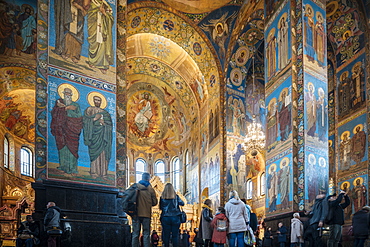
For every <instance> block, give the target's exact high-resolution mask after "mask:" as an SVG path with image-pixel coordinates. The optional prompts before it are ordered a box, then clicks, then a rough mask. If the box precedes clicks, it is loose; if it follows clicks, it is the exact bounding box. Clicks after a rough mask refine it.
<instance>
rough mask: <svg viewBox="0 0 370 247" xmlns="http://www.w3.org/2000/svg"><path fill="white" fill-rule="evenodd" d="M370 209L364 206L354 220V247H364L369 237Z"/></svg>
mask: <svg viewBox="0 0 370 247" xmlns="http://www.w3.org/2000/svg"><path fill="white" fill-rule="evenodd" d="M369 212H370V207H369V206H364V207H363V208H362V209H360V210H359V211H357V212H356V213H355V214H354V215H353V218H352V227H353V229H352V231H353V236H354V237H355V243H354V245H353V246H354V247H363V246H364V245H365V242H366V239H367V238H368V237H369V230H370V215H369Z"/></svg>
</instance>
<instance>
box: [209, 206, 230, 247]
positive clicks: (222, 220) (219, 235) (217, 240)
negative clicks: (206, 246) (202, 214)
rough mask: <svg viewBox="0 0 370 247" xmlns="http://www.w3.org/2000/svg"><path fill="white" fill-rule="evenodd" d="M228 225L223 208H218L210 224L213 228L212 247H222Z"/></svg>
mask: <svg viewBox="0 0 370 247" xmlns="http://www.w3.org/2000/svg"><path fill="white" fill-rule="evenodd" d="M228 225H229V224H228V219H227V218H226V215H225V209H224V207H218V208H217V213H216V215H215V217H214V218H213V220H212V222H211V226H212V228H213V234H212V242H213V243H214V247H223V246H224V244H225V243H226V234H227V227H228Z"/></svg>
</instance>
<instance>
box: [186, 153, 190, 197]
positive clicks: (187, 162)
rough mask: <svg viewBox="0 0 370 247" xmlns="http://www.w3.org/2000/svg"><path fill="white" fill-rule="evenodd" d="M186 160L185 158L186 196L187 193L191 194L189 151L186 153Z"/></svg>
mask: <svg viewBox="0 0 370 247" xmlns="http://www.w3.org/2000/svg"><path fill="white" fill-rule="evenodd" d="M184 158H185V161H184V165H185V169H184V181H185V186H184V192H185V194H186V193H187V192H189V190H190V188H191V184H190V173H189V171H190V154H189V150H187V149H186V151H185V155H184Z"/></svg>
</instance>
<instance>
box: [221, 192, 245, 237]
mask: <svg viewBox="0 0 370 247" xmlns="http://www.w3.org/2000/svg"><path fill="white" fill-rule="evenodd" d="M225 211H226V217H227V218H228V219H229V230H228V232H229V233H234V232H245V231H246V230H247V222H249V218H248V214H247V210H246V208H245V204H244V202H242V201H241V200H237V199H235V198H231V199H230V200H229V201H228V202H227V203H226V205H225Z"/></svg>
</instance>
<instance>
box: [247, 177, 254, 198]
mask: <svg viewBox="0 0 370 247" xmlns="http://www.w3.org/2000/svg"><path fill="white" fill-rule="evenodd" d="M252 193H253V183H252V180H251V179H248V181H247V199H252Z"/></svg>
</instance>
